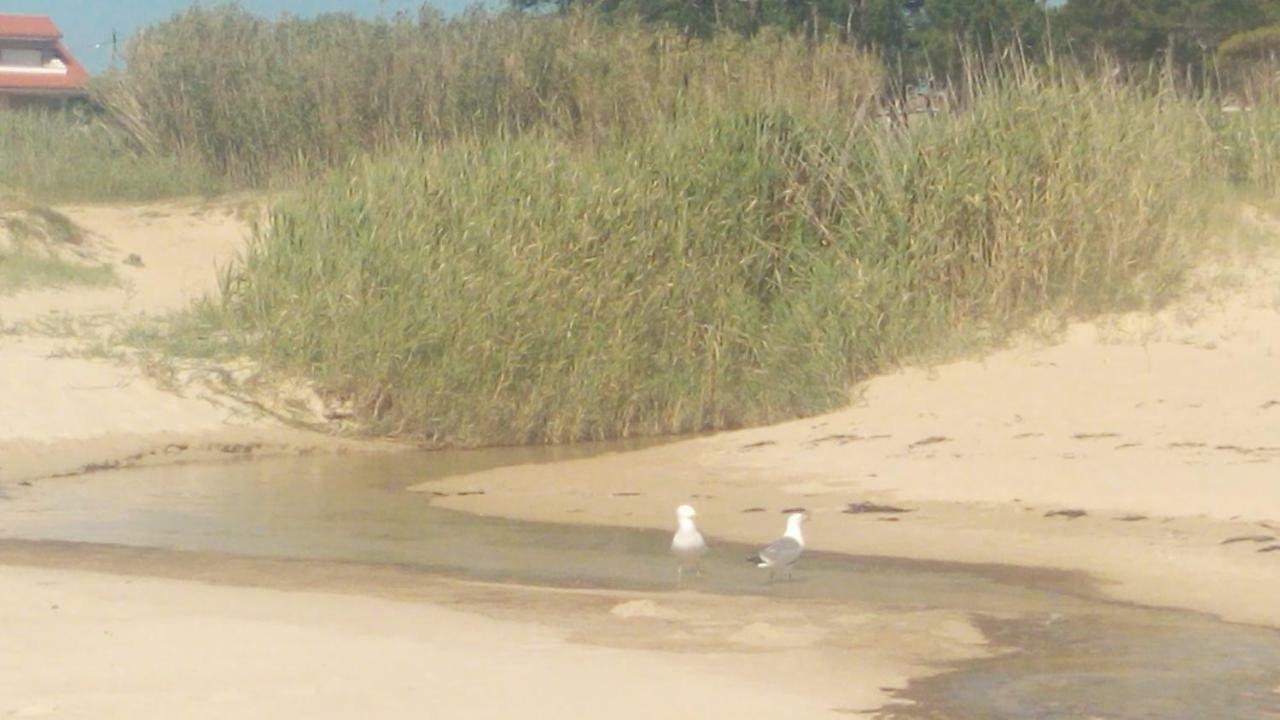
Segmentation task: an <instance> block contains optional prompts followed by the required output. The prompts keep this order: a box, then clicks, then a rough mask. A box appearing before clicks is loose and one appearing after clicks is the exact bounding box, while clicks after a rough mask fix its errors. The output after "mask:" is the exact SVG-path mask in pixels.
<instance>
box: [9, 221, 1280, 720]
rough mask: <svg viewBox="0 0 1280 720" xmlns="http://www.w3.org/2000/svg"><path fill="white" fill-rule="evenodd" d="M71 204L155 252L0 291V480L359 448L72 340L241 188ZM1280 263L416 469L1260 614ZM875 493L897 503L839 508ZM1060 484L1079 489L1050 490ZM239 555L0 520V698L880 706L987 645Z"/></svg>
mask: <svg viewBox="0 0 1280 720" xmlns="http://www.w3.org/2000/svg"><path fill="white" fill-rule="evenodd" d="M68 214H69V215H70V216H71V217H72V218H73V219H74V220H75V221H77V222H78V223H80V224H82V225H84V226H85V227H86V228H88V229H89V230H90V231H91V232H92V234H93V236H94V238H95V242H97V243H99V244H100V247H101V248H102V250H103V252H104V253H105V254H106V255H107V256H109V257H110V258H111V261H112V262H117V261H118V260H119V259H122V258H123V257H126V256H127V255H128V254H130V253H134V254H137V255H139V256H141V258H142V260H143V263H144V264H143V267H141V268H132V267H126V268H122V275H124V276H125V277H126V279H128V280H129V281H130V284H129V286H128V287H127V288H124V289H116V290H89V291H82V290H65V291H58V292H32V293H26V294H23V295H18V296H15V297H9V298H0V322H3V323H4V324H5V326H6V327H7V328H8V329H9V330H10V332H9V333H7V334H3V335H0V368H3V372H0V398H5V400H6V402H5V403H4V404H3V405H2V406H0V483H6V482H10V483H11V482H17V481H20V480H26V479H33V478H44V477H49V476H51V475H55V474H58V473H64V472H83V471H86V470H92V469H100V468H103V467H108V468H109V467H114V466H118V465H130V464H139V463H167V462H176V461H187V460H193V459H207V458H209V457H215V456H222V455H226V454H229V453H230V454H241V453H245V452H264V451H272V452H311V451H317V450H321V451H328V450H339V451H346V450H361V449H366V448H369V447H371V446H370V445H367V444H356V443H352V442H346V441H341V440H335V439H333V438H329V437H325V436H322V435H317V434H314V433H308V432H305V431H303V430H299V429H296V428H294V427H290V426H289V425H287V424H284V423H282V422H280V421H279V420H277V419H275V418H274V417H272V416H270V415H269V414H266V413H264V412H263V411H262V409H261V408H260V407H259V406H257V405H256V404H255V403H253V402H248V401H245V399H243V398H234V397H231V396H228V395H226V394H225V393H219V392H217V391H216V390H211V389H209V388H208V387H206V386H200V385H192V384H189V383H177V384H166V383H164V382H161V380H159V379H157V377H158V376H157V374H155V373H148V372H145V371H144V369H142V368H140V367H138V366H137V364H136V363H119V362H117V361H115V360H112V359H110V358H106V357H99V356H95V355H93V354H90V355H88V356H86V355H85V354H84V352H83V351H84V347H85V345H86V338H89V339H90V341H91V342H92V341H94V338H101V337H103V333H102V332H101V330H102V328H108V329H109V328H111V327H113V326H115V325H116V324H118V323H119V322H121V320H122V319H124V318H128V317H130V316H133V315H135V314H137V313H143V312H155V311H158V310H164V309H170V308H174V307H180V306H181V305H182V304H183V303H185V302H187V301H188V300H189V299H190V298H191V297H193V296H194V295H195V294H196V293H199V292H202V291H205V290H208V289H211V288H212V287H214V283H215V280H214V279H215V273H214V269H215V267H216V265H217V264H218V263H220V262H225V260H226V259H227V258H229V257H230V255H231V254H232V253H234V252H235V250H236V249H237V248H238V247H240V245H241V243H242V242H243V238H244V226H243V223H241V222H240V221H239V220H237V219H236V217H235V213H234V212H232V211H231V210H230V209H228V208H225V207H222V208H220V207H211V208H206V207H200V206H183V205H169V206H157V207H147V208H112V207H107V208H72V209H70V210H69V211H68ZM1209 277H1211V278H1221V277H1222V275H1221V273H1213V274H1211V275H1210V276H1209ZM1277 278H1280V263H1278V262H1277V261H1276V256H1275V255H1274V254H1269V253H1263V254H1262V255H1261V256H1259V258H1258V259H1257V260H1256V261H1255V262H1253V263H1251V264H1250V265H1249V266H1248V269H1247V271H1238V272H1236V274H1235V275H1234V276H1233V277H1232V281H1231V282H1230V283H1228V284H1226V285H1206V288H1205V291H1204V292H1201V293H1197V294H1195V295H1194V296H1193V297H1189V298H1188V299H1187V300H1186V301H1184V302H1181V303H1178V304H1177V305H1175V306H1174V307H1172V308H1169V309H1166V310H1165V311H1163V312H1161V313H1158V314H1155V315H1131V316H1118V317H1112V318H1103V319H1100V320H1098V321H1096V322H1091V323H1083V324H1077V325H1073V326H1072V327H1071V328H1070V329H1069V330H1068V332H1066V333H1065V335H1064V336H1063V337H1062V338H1061V339H1060V340H1059V341H1056V342H1053V343H1045V342H1039V341H1036V342H1033V341H1027V342H1024V343H1020V344H1018V345H1016V346H1014V347H1011V348H1009V349H1006V350H1003V351H1001V352H997V353H995V354H993V355H991V356H989V357H986V358H984V359H982V360H980V361H967V362H959V363H953V364H948V365H944V366H940V367H934V368H926V369H909V370H904V371H902V372H900V373H896V374H893V375H889V376H885V377H882V378H878V379H876V380H874V381H872V382H870V383H867V384H866V386H865V387H863V388H861V389H860V391H859V393H858V394H857V395H856V396H855V398H854V401H853V403H852V405H851V407H849V408H848V409H845V410H841V411H838V412H835V413H831V414H828V415H825V416H822V417H817V418H809V419H806V420H801V421H795V422H791V423H785V424H782V425H778V426H774V427H768V428H759V429H753V430H746V431H742V432H736V433H724V434H721V435H717V436H714V437H708V438H700V439H695V440H689V441H683V442H679V443H672V444H669V445H664V446H660V447H656V448H651V449H647V450H643V451H638V452H635V453H629V454H627V455H612V456H604V457H598V458H593V459H588V460H578V461H568V462H563V463H556V464H552V465H539V466H527V467H516V468H506V469H502V470H495V471H490V472H485V473H479V474H475V475H470V476H465V477H457V478H453V479H449V480H446V481H444V482H441V483H435V484H432V485H430V486H429V488H424V489H430V490H432V491H434V492H443V493H449V494H450V495H449V496H448V497H441V498H438V499H437V500H436V502H439V503H441V504H444V505H447V506H449V507H453V508H458V509H464V510H468V511H473V512H478V513H486V514H498V515H504V516H509V517H516V518H530V519H540V520H554V521H559V522H569V523H599V524H613V525H631V526H645V527H667V526H668V525H669V524H670V522H671V520H670V515H671V509H672V508H673V507H674V506H675V505H676V504H678V503H681V502H686V501H691V502H693V503H694V504H696V505H697V506H698V508H699V512H700V517H701V519H702V525H703V527H704V530H706V531H707V532H709V534H710V535H711V536H712V537H713V538H732V539H738V540H743V541H757V540H760V539H762V538H770V537H773V536H775V535H776V534H777V532H778V531H779V529H780V516H779V515H778V511H780V510H782V509H783V508H786V507H791V506H804V507H806V508H808V509H809V510H810V511H811V512H812V514H813V516H814V519H813V521H812V522H811V524H810V527H809V531H808V537H809V540H810V544H811V545H812V546H813V547H816V548H820V549H827V550H838V551H846V552H854V553H864V554H874V555H900V556H908V557H919V558H929V559H941V560H959V561H972V562H983V563H989V562H999V563H1011V564H1017V565H1026V566H1048V567H1058V568H1064V569H1071V570H1083V571H1086V572H1088V573H1092V574H1094V575H1096V576H1097V577H1099V578H1101V579H1102V580H1103V581H1104V589H1105V591H1106V592H1109V593H1111V594H1113V595H1114V596H1115V597H1117V598H1123V599H1128V600H1134V601H1139V602H1145V603H1152V604H1159V605H1170V606H1178V607H1187V608H1193V609H1198V610H1204V611H1208V612H1213V613H1217V614H1219V615H1221V616H1223V617H1226V618H1229V619H1233V620H1240V621H1248V622H1253V623H1259V624H1266V625H1271V626H1280V612H1277V609H1276V608H1277V604H1276V602H1275V600H1274V598H1275V597H1277V593H1280V565H1277V563H1280V551H1269V549H1270V548H1272V547H1276V548H1280V541H1277V540H1275V539H1274V538H1273V536H1280V472H1278V468H1280V374H1278V373H1277V372H1276V370H1277V369H1280V367H1278V361H1280V312H1278V308H1280V285H1278V284H1277ZM160 377H163V376H160ZM372 447H375V448H380V447H382V446H372ZM476 489H483V490H484V491H485V493H484V494H483V495H474V494H473V495H466V496H459V495H455V494H453V493H456V492H457V491H460V490H476ZM867 501H874V502H877V503H882V504H891V505H900V506H902V507H903V508H904V509H907V510H909V511H910V512H905V513H887V512H868V513H859V514H846V513H843V512H841V511H842V510H843V509H845V507H846V505H847V504H848V503H859V502H867ZM0 507H2V506H0ZM757 508H761V509H763V510H764V511H765V512H744V511H747V510H754V509H757ZM1062 510H1071V511H1075V512H1073V513H1071V514H1070V515H1050V513H1053V512H1055V511H1062ZM1241 537H1244V538H1249V539H1246V540H1240V541H1235V542H1224V541H1228V540H1232V539H1234V538H1241ZM1259 538H1266V539H1259ZM113 553H114V554H113ZM229 562H231V561H230V560H227V559H225V558H223V559H216V558H207V557H206V558H193V557H188V556H181V555H172V554H170V555H161V556H157V557H151V556H147V557H143V558H141V559H139V558H138V557H136V556H134V555H131V554H130V553H123V555H121V554H120V553H119V552H118V551H111V550H109V549H102V548H99V549H86V548H71V549H68V548H65V547H55V546H50V545H36V546H12V545H6V544H4V543H0V586H3V588H4V592H2V593H0V614H2V615H3V616H4V617H6V618H9V619H10V620H11V622H7V623H6V627H7V628H9V629H7V630H6V631H5V632H4V633H0V715H5V714H8V715H10V716H15V717H38V716H49V717H86V718H89V717H92V718H112V717H119V718H149V717H154V718H160V717H172V716H174V715H180V716H183V717H202V716H209V717H214V716H217V717H227V716H235V717H258V716H264V717H265V716H268V715H270V716H273V717H279V716H286V717H295V716H307V717H321V718H323V717H349V716H351V715H353V714H356V713H363V714H373V715H375V716H379V717H400V716H408V715H409V714H411V713H412V714H414V715H420V714H424V713H426V714H428V715H430V716H432V717H467V718H479V717H509V716H512V715H521V716H526V717H543V716H548V717H549V716H552V715H555V716H557V717H577V716H585V715H597V714H605V715H607V716H609V717H651V716H654V715H656V714H658V713H662V714H664V715H668V716H674V717H694V716H698V717H756V716H764V715H769V716H777V715H778V714H779V713H782V714H784V716H786V717H811V716H820V715H827V714H831V713H832V712H833V711H838V712H841V713H845V712H849V711H851V710H857V709H865V708H869V707H874V706H875V705H877V704H879V703H880V702H883V701H884V700H885V699H886V698H887V694H886V693H885V692H884V691H882V690H881V689H880V688H882V687H895V686H901V685H902V683H903V682H905V680H906V679H907V678H909V677H911V676H913V675H918V674H920V673H923V672H929V671H931V670H933V669H935V667H936V666H935V667H931V666H930V664H931V663H939V662H945V661H948V660H955V659H960V658H964V657H973V656H979V655H981V654H982V653H984V652H985V650H984V647H983V642H982V638H981V636H980V635H979V634H978V633H977V632H976V631H975V630H974V629H973V628H972V627H971V626H969V624H968V623H967V621H966V620H965V619H964V618H962V617H957V616H952V615H948V614H946V613H936V614H930V613H898V614H895V613H886V612H884V611H882V610H876V609H870V608H845V609H844V611H843V612H838V611H836V610H835V609H833V608H830V607H827V608H818V609H815V608H813V607H793V606H788V605H786V604H785V603H782V602H781V601H778V600H776V599H771V598H757V599H732V600H729V599H725V598H715V597H709V596H703V595H700V594H698V593H680V594H675V595H673V594H648V595H646V594H643V593H631V594H622V593H603V592H601V593H557V592H553V591H545V590H534V589H529V588H516V587H486V586H462V585H459V584H456V583H454V584H450V583H444V582H443V581H435V580H422V579H414V580H413V581H412V582H410V581H407V580H404V579H402V578H401V579H392V580H388V579H387V578H386V577H384V576H379V577H370V576H367V575H361V574H360V573H361V572H364V573H371V572H384V573H394V572H395V571H394V570H381V571H374V570H369V569H365V570H361V571H355V570H350V569H347V570H343V569H341V568H339V567H337V566H333V567H324V568H322V571H321V572H319V573H318V576H320V577H324V578H329V579H328V580H327V581H325V582H316V581H314V578H315V577H316V576H317V575H316V571H315V567H314V566H313V565H303V566H298V565H290V564H278V565H273V564H271V563H270V562H268V561H247V560H242V561H239V562H244V563H248V566H246V567H247V569H246V567H240V568H239V569H232V570H228V569H226V563H229ZM211 567H213V568H215V569H213V570H211V569H210V568H211ZM300 567H301V568H302V569H299V568H300ZM91 570H100V571H103V572H105V573H109V574H95V573H93V572H90V571H91ZM351 573H355V574H354V575H353V574H351ZM300 578H301V579H300ZM307 578H310V580H306V579H307ZM304 580H305V581H304ZM406 586H413V587H415V588H418V589H417V590H414V591H413V592H408V591H406V590H405V587H406ZM426 586H430V589H429V590H423V589H422V588H423V587H426ZM388 587H393V588H395V590H394V591H391V590H388ZM464 608H465V611H463V609H464ZM842 618H843V619H842ZM886 639H891V640H892V642H885V640H886ZM832 667H835V668H838V669H839V672H838V673H833V672H832V671H831V670H830V668H832ZM776 668H784V669H783V670H781V671H779V670H776ZM824 668H825V669H826V670H824ZM672 696H676V697H679V698H680V701H679V702H678V703H676V704H670V702H671V701H669V700H668V698H669V697H672Z"/></svg>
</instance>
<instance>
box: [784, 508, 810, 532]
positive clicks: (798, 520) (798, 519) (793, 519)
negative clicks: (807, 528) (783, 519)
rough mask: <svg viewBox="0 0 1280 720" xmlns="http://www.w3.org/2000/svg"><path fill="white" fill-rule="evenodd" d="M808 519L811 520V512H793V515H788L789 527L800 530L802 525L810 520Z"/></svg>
mask: <svg viewBox="0 0 1280 720" xmlns="http://www.w3.org/2000/svg"><path fill="white" fill-rule="evenodd" d="M808 519H809V511H808V510H797V511H795V512H793V513H790V514H788V515H787V527H789V528H797V529H798V528H799V527H800V525H801V524H802V523H803V522H804V521H805V520H808Z"/></svg>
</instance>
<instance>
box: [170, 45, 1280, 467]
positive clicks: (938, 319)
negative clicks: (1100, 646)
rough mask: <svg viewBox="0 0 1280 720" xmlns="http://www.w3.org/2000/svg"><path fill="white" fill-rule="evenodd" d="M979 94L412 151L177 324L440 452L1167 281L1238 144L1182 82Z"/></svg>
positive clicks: (755, 387) (1046, 75)
mask: <svg viewBox="0 0 1280 720" xmlns="http://www.w3.org/2000/svg"><path fill="white" fill-rule="evenodd" d="M796 84H797V85H799V84H800V83H799V82H797V83H796ZM970 87H971V90H970V91H969V95H968V96H967V97H964V98H960V99H959V101H960V102H961V103H962V104H963V105H964V108H965V109H964V110H963V111H961V112H956V113H947V114H942V115H939V116H935V117H933V118H929V119H922V120H917V121H916V122H914V123H912V125H911V126H910V127H907V128H897V129H891V128H887V127H886V126H885V125H884V124H883V123H881V122H879V121H876V120H871V119H869V118H868V116H867V115H866V114H859V113H846V114H839V115H837V114H823V113H816V112H812V111H811V108H812V106H811V105H809V104H808V101H807V100H806V103H803V104H802V103H797V104H795V105H793V106H788V104H787V103H785V102H779V103H773V104H772V105H770V106H768V107H760V108H758V109H756V110H754V111H751V110H745V109H742V108H738V107H733V106H729V107H724V108H719V107H714V106H710V105H706V106H702V107H701V108H699V109H697V110H696V111H690V112H689V113H686V114H684V115H681V116H679V117H677V118H675V119H672V120H671V121H668V122H654V123H652V124H650V125H649V126H648V127H647V129H646V130H645V131H644V132H637V133H634V134H630V135H628V136H625V137H617V138H615V139H614V140H613V141H611V142H608V143H582V142H579V141H577V140H576V139H574V138H572V137H566V136H565V135H564V134H560V133H553V132H543V133H526V134H524V135H522V136H520V137H514V138H503V139H501V140H491V141H487V142H482V141H478V140H459V141H456V142H453V143H450V144H447V145H438V144H432V143H416V144H406V145H403V146H400V147H398V148H397V149H396V150H395V151H394V152H390V153H386V154H384V155H380V156H376V157H373V158H371V159H367V160H364V161H361V162H360V163H358V164H357V165H355V166H353V167H352V168H351V171H350V174H349V176H344V177H341V178H335V179H332V180H329V181H325V182H320V183H317V184H316V185H314V186H313V187H311V188H310V189H308V190H307V191H305V192H304V193H303V194H302V195H301V196H300V197H298V198H296V199H294V200H291V201H288V202H285V203H283V204H281V205H280V206H278V207H277V208H276V209H275V210H274V212H273V213H272V215H271V217H270V219H269V221H268V222H267V223H266V224H265V225H263V226H262V227H261V228H260V229H259V232H258V233H257V235H256V238H255V240H254V242H253V244H252V247H251V248H250V250H249V252H248V254H247V256H246V257H245V258H244V261H243V263H242V264H241V265H240V266H239V267H237V268H234V269H233V270H232V271H231V272H229V273H228V275H227V276H226V278H225V281H224V287H223V295H222V298H221V299H220V300H219V301H216V302H210V303H206V304H205V305H203V306H202V307H201V308H200V309H199V310H198V312H197V313H196V314H194V315H193V316H192V317H190V318H188V320H187V335H188V337H195V338H204V339H206V340H207V339H208V338H214V337H217V338H223V339H224V341H225V339H227V338H232V339H233V340H232V341H233V342H234V343H235V344H236V349H237V350H238V351H245V352H249V353H251V354H253V355H255V356H257V357H259V358H261V359H263V360H265V361H266V362H267V363H268V364H269V365H270V366H272V367H275V368H278V369H280V370H282V371H285V372H289V373H300V374H305V375H307V376H309V377H312V378H314V379H316V380H317V381H318V382H319V384H320V385H321V387H322V388H324V390H325V391H326V392H328V393H330V394H333V395H335V396H341V397H344V398H349V399H352V400H354V404H355V407H356V408H357V409H358V412H359V413H360V415H361V417H362V419H363V420H365V421H366V422H367V423H368V424H369V427H370V428H371V429H372V430H373V431H375V432H394V433H402V434H408V435H413V436H418V437H421V438H424V439H427V440H430V441H434V442H438V443H448V444H463V445H469V444H492V443H528V442H560V441H572V440H584V439H597V438H613V437H625V436H633V435H643V434H656V433H682V432H692V431H703V430H714V429H722V428H732V427H739V426H744V425H752V424H758V423H765V422H770V421H776V420H780V419H783V418H789V417H794V416H797V415H803V414H806V413H813V412H817V411H821V410H824V409H829V408H832V407H834V406H838V405H840V404H842V403H843V402H845V401H846V400H847V397H848V392H849V390H850V387H851V386H852V385H853V384H854V383H856V382H857V381H858V380H860V379H862V378H865V377H867V376H868V375H869V374H871V373H874V372H876V371H879V370H882V369H884V368H886V367H890V366H892V365H894V364H896V363H899V362H902V361H903V360H905V359H908V358H911V357H914V356H918V355H919V354H921V353H928V352H932V351H936V350H937V349H938V348H941V347H946V346H948V344H951V343H955V342H956V341H957V340H958V339H963V338H968V337H974V336H981V337H983V338H986V339H987V340H988V341H989V340H990V338H991V337H993V336H995V337H999V336H1000V335H1001V334H1002V333H1004V332H1007V331H1008V330H1010V329H1013V328H1017V327H1019V326H1020V325H1021V324H1022V323H1024V322H1025V321H1026V320H1027V319H1029V318H1030V317H1031V316H1033V315H1034V314H1037V313H1041V312H1044V311H1046V310H1051V311H1055V312H1059V313H1089V312H1096V311H1099V310H1104V309H1110V308H1125V307H1141V306H1145V305H1148V304H1152V303H1157V302H1160V301H1161V300H1162V299H1164V298H1167V297H1168V296H1169V295H1170V294H1171V293H1173V292H1175V291H1176V289H1177V288H1178V287H1179V283H1180V281H1181V279H1182V276H1183V274H1184V272H1185V271H1186V270H1187V268H1188V265H1189V260H1190V257H1191V254H1192V252H1193V244H1192V243H1193V241H1194V239H1195V238H1196V237H1197V236H1198V235H1199V234H1200V231H1201V227H1202V223H1203V221H1204V218H1205V217H1206V216H1207V213H1206V212H1205V211H1206V210H1207V208H1208V207H1209V206H1210V205H1211V204H1212V202H1214V201H1215V200H1216V199H1217V196H1216V195H1215V194H1213V193H1212V192H1206V188H1210V189H1211V188H1212V187H1213V185H1214V183H1217V182H1225V181H1226V179H1227V178H1228V176H1229V174H1230V171H1229V168H1230V166H1231V164H1232V163H1233V162H1239V159H1240V158H1250V157H1253V155H1252V153H1254V152H1255V150H1246V149H1243V148H1235V149H1232V148H1228V147H1225V146H1224V143H1223V142H1222V137H1223V136H1222V132H1224V131H1225V129H1226V128H1227V127H1228V126H1229V123H1230V122H1234V120H1230V121H1228V120H1221V121H1220V122H1219V120H1220V119H1218V120H1212V121H1211V119H1210V115H1209V113H1212V112H1216V111H1214V110H1213V109H1212V106H1211V104H1210V103H1205V102H1200V101H1197V100H1195V99H1186V98H1180V97H1178V96H1177V95H1175V94H1172V93H1161V92H1153V91H1150V90H1149V89H1142V88H1137V87H1133V86H1127V85H1122V84H1119V83H1113V82H1108V81H1104V80H1098V79H1096V78H1094V77H1089V76H1085V75H1080V74H1074V73H1070V72H1066V71H1060V72H1050V71H1046V70H1042V69H1041V70H1037V69H1034V68H1029V67H1021V66H1020V67H1016V68H1010V69H1008V70H1007V71H1004V72H1000V73H995V74H992V75H990V76H989V77H986V78H985V79H983V80H981V81H978V82H974V83H971V85H970ZM1255 117H1260V116H1255ZM1215 123H1217V125H1218V126H1217V127H1216V126H1215ZM1232 132H1235V133H1236V135H1237V136H1238V137H1240V138H1249V137H1255V138H1257V139H1258V141H1260V140H1261V138H1264V137H1265V136H1266V132H1265V130H1264V129H1262V128H1253V129H1252V130H1251V131H1250V132H1252V133H1253V134H1252V135H1251V134H1249V133H1245V132H1243V131H1242V130H1240V129H1239V128H1237V129H1235V130H1232ZM1233 158H1235V159H1234V160H1233ZM1250 167H1251V168H1253V170H1250V172H1254V171H1256V169H1257V168H1256V167H1255V166H1254V165H1250ZM215 344H216V343H215Z"/></svg>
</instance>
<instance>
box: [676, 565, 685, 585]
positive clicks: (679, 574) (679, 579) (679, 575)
mask: <svg viewBox="0 0 1280 720" xmlns="http://www.w3.org/2000/svg"><path fill="white" fill-rule="evenodd" d="M683 582H684V563H677V564H676V585H680V584H681V583H683Z"/></svg>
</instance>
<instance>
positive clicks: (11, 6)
mask: <svg viewBox="0 0 1280 720" xmlns="http://www.w3.org/2000/svg"><path fill="white" fill-rule="evenodd" d="M200 4H203V5H206V6H208V5H216V4H218V3H217V2H203V3H199V2H195V0H0V12H6V13H20V14H32V15H48V16H49V17H51V18H53V21H54V22H55V23H56V24H57V25H58V28H59V29H61V30H62V35H63V42H65V43H66V45H67V47H68V48H70V50H71V54H72V55H74V56H75V57H76V59H77V60H79V61H80V62H81V63H83V64H84V66H85V67H87V68H88V69H89V71H90V72H94V73H96V72H101V71H102V70H105V69H106V68H107V65H108V64H109V63H110V62H111V31H112V30H113V29H114V30H115V31H116V32H117V33H119V39H120V43H121V45H122V46H123V44H124V42H125V40H127V39H128V37H129V35H130V34H132V33H133V32H134V31H135V30H137V29H138V28H140V27H145V26H147V25H150V24H152V23H155V22H159V21H161V20H164V19H166V18H168V17H169V16H171V15H173V14H174V13H175V12H177V11H179V10H182V9H183V8H187V7H190V6H192V5H200ZM430 4H432V5H434V6H436V7H438V8H440V9H441V10H443V11H445V12H446V13H452V12H456V11H458V10H461V9H462V8H464V7H466V6H467V5H468V4H470V3H469V2H468V0H432V2H431V3H430ZM240 5H241V6H242V7H244V8H245V9H247V10H250V11H252V12H255V13H258V14H260V15H265V16H267V17H274V16H276V15H279V14H281V13H286V12H287V13H291V14H294V15H314V14H316V13H323V12H334V11H346V12H353V13H356V14H358V15H363V16H366V17H376V16H377V15H378V13H379V12H385V13H387V14H388V15H390V14H392V13H395V12H396V11H397V10H414V11H416V10H417V9H418V7H419V6H421V5H422V0H240Z"/></svg>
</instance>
